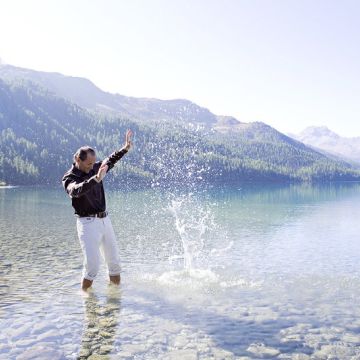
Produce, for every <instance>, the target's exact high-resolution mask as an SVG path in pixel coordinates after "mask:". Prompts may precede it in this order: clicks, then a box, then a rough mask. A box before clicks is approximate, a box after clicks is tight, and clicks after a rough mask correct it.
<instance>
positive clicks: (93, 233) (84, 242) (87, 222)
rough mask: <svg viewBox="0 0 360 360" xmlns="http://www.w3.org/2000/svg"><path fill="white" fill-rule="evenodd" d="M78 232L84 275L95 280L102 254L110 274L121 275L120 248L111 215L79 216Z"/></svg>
mask: <svg viewBox="0 0 360 360" xmlns="http://www.w3.org/2000/svg"><path fill="white" fill-rule="evenodd" d="M76 227H77V232H78V237H79V241H80V245H81V249H82V252H83V255H84V268H83V277H84V278H85V279H88V280H94V279H95V277H96V275H97V273H98V271H99V268H100V254H101V255H102V257H103V258H104V259H105V262H106V265H107V267H108V272H109V275H111V276H115V275H120V271H121V267H120V259H119V250H118V245H117V242H116V236H115V232H114V229H113V227H112V224H111V220H110V218H109V216H106V217H104V218H101V219H100V218H95V217H81V218H77V223H76Z"/></svg>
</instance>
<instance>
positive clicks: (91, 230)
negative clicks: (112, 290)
mask: <svg viewBox="0 0 360 360" xmlns="http://www.w3.org/2000/svg"><path fill="white" fill-rule="evenodd" d="M131 136H132V131H131V130H128V131H127V132H126V137H125V145H124V146H123V147H122V148H121V149H120V150H118V151H115V152H113V153H112V154H111V155H110V156H109V157H108V158H106V159H104V160H103V161H102V162H101V161H98V162H97V161H96V153H95V150H94V149H93V148H91V147H90V146H82V147H81V148H80V149H78V150H77V151H76V153H75V155H74V163H73V165H72V167H71V168H70V169H69V170H68V171H67V172H66V173H65V174H64V176H63V178H62V184H63V186H64V189H65V190H66V192H67V193H68V195H69V196H70V198H71V201H72V206H73V208H74V209H75V216H77V224H76V227H77V233H78V237H79V241H80V245H81V249H82V252H83V255H84V264H83V265H84V266H83V278H82V284H81V286H82V289H83V290H84V291H86V290H87V289H88V288H89V287H90V286H91V285H92V283H93V281H94V279H95V277H96V275H97V273H98V271H99V267H100V250H101V252H102V254H103V256H104V259H105V262H106V264H107V267H108V272H109V278H110V282H111V283H114V284H117V285H119V284H120V270H121V268H120V259H119V250H118V245H117V242H116V237H115V232H114V229H113V227H112V224H111V221H110V218H109V215H108V212H107V211H106V202H105V192H104V187H103V179H104V177H105V175H106V173H107V172H108V171H109V170H110V169H112V168H113V167H114V165H115V164H116V162H118V161H119V160H120V159H121V158H122V157H123V156H124V155H125V154H126V153H127V152H128V151H129V149H130V147H131V146H132V143H131Z"/></svg>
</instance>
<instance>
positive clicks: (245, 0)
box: [0, 0, 360, 137]
mask: <svg viewBox="0 0 360 360" xmlns="http://www.w3.org/2000/svg"><path fill="white" fill-rule="evenodd" d="M359 44H360V1H358V0H337V1H334V0H217V1H215V0H31V1H29V0H0V58H1V60H2V62H3V63H7V64H11V65H15V66H20V67H25V68H30V69H35V70H41V71H51V72H52V71H55V72H60V73H62V74H65V75H70V76H79V77H85V78H88V79H90V80H91V81H92V82H94V83H95V84H96V85H97V86H99V87H100V88H101V89H103V90H105V91H108V92H112V93H119V94H122V95H126V96H135V97H152V98H158V99H178V98H181V99H188V100H191V101H192V102H194V103H196V104H198V105H200V106H203V107H205V108H207V109H209V110H210V111H211V112H213V113H215V114H217V115H230V116H234V117H236V118H237V119H238V120H240V121H243V122H252V121H263V122H265V123H267V124H269V125H271V126H273V127H274V128H276V129H277V130H279V131H281V132H284V133H298V132H300V131H301V130H303V129H304V128H306V127H307V126H327V127H329V128H330V129H331V130H333V131H335V132H337V133H338V134H340V135H342V136H347V137H353V136H360V46H359Z"/></svg>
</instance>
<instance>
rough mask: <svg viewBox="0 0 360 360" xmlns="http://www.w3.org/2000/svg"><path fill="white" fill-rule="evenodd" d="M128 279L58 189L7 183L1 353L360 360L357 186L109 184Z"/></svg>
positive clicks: (0, 223)
mask: <svg viewBox="0 0 360 360" xmlns="http://www.w3.org/2000/svg"><path fill="white" fill-rule="evenodd" d="M107 207H108V210H109V212H110V217H111V220H112V223H113V226H114V229H115V232H116V234H117V239H118V243H119V248H120V254H121V260H122V284H121V286H120V287H116V286H112V285H109V284H108V280H107V275H106V268H105V265H104V264H103V265H102V268H101V271H100V273H99V275H98V277H97V278H96V280H95V282H94V285H93V288H92V290H91V291H90V292H89V293H88V294H85V293H83V292H82V291H81V290H80V280H81V271H82V254H81V249H80V245H79V243H78V240H77V235H76V228H75V218H74V216H73V211H72V208H71V205H70V199H69V198H68V197H67V195H66V194H65V192H64V191H63V190H62V189H61V188H57V189H53V188H52V189H51V188H31V187H18V188H2V189H0V211H1V217H0V329H1V330H0V359H19V360H21V359H180V360H182V359H262V358H270V359H273V358H274V359H275V358H276V359H360V305H359V303H360V301H359V299H360V271H359V269H360V265H359V255H360V241H359V234H360V221H359V218H360V184H333V185H326V186H325V185H324V186H311V185H283V186H264V185H253V186H249V185H247V186H237V187H232V188H218V189H214V188H213V189H207V190H206V191H193V192H188V191H185V190H184V191H176V192H171V191H170V190H169V191H160V190H159V189H149V190H146V191H145V190H142V191H121V190H114V189H113V190H110V189H107Z"/></svg>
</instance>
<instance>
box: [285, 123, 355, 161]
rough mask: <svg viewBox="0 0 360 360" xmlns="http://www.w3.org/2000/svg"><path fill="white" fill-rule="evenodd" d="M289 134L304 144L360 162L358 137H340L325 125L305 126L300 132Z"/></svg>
mask: <svg viewBox="0 0 360 360" xmlns="http://www.w3.org/2000/svg"><path fill="white" fill-rule="evenodd" d="M291 136H292V137H293V138H295V139H296V140H299V141H301V142H302V143H304V144H306V145H310V146H313V147H316V148H319V149H321V150H324V151H326V152H329V153H331V154H334V155H337V156H342V157H345V158H346V159H350V160H353V161H356V162H360V137H353V138H346V137H341V136H339V135H338V134H336V133H335V132H333V131H331V130H330V129H329V128H327V127H326V126H311V127H307V128H306V129H305V130H303V131H302V132H301V133H300V134H297V135H291Z"/></svg>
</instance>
